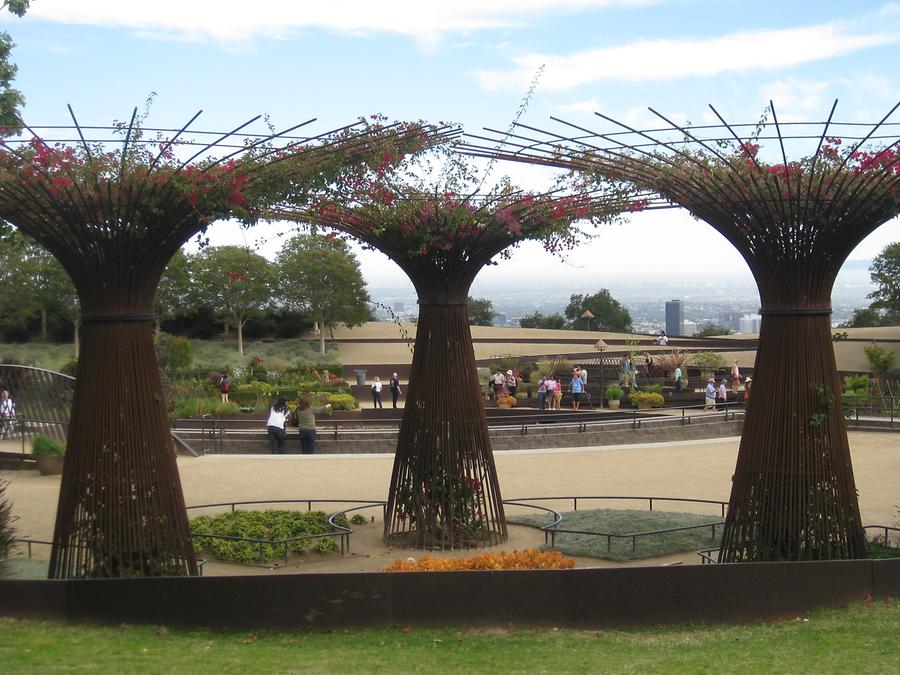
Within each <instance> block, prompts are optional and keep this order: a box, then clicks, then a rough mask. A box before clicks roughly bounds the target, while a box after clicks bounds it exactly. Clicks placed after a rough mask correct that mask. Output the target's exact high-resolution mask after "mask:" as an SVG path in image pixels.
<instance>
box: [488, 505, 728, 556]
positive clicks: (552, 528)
mask: <svg viewBox="0 0 900 675" xmlns="http://www.w3.org/2000/svg"><path fill="white" fill-rule="evenodd" d="M563 499H571V500H572V507H573V508H572V510H573V511H577V510H578V500H579V499H581V500H582V501H583V500H610V501H624V500H645V499H646V500H647V501H648V503H649V510H650V511H653V502H654V500H655V501H671V502H690V503H699V504H718V505H719V506H720V509H721V514H722V517H723V518H724V517H725V508H726V506H727V505H728V502H723V501H719V500H715V499H695V498H688V497H656V496H653V497H644V496H641V497H634V496H609V495H602V496H578V497H576V496H564V497H526V498H522V499H510V500H506V499H505V500H503V503H504V505H506V504H509V505H513V506H524V507H528V508H536V509H541V510H543V511H548V512H550V513H552V514H554V516H555V518H554V522H552V523H550V524H549V525H544V526H541V527H539V528H538V529H540V530H542V531H543V532H544V543H547V538H548V535H549V539H550V546H556V535H557V533H559V534H584V535H590V536H599V537H606V550H607V551H611V550H612V540H613V539H631V550H633V551H634V550H636V549H637V540H638V538H639V537H648V536H651V535H654V534H662V533H665V532H681V531H685V530H697V529H702V528H706V527H709V528H711V529H712V532H711V536H712V538H713V539H715V537H716V527H717V526H719V525H724V523H725V521H724V520H723V521H716V522H714V523H703V524H701V525H686V526H683V527H670V528H664V529H661V530H648V531H646V532H628V533H617V532H595V531H592V530H571V529H567V528H561V527H559V524H560V523H561V522H562V521H563V518H564V517H563V516H562V514H560V513H559V512H558V511H555V510H553V509H549V508H547V507H543V506H537V505H533V504H528V503H527V502H529V501H551V500H552V501H558V500H563Z"/></svg>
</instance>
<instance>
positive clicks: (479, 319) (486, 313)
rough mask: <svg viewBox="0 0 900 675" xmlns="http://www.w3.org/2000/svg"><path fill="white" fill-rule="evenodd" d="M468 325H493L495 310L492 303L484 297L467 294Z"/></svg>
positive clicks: (495, 315)
mask: <svg viewBox="0 0 900 675" xmlns="http://www.w3.org/2000/svg"><path fill="white" fill-rule="evenodd" d="M468 306H469V325H470V326H493V325H494V319H495V318H496V317H497V312H495V311H494V303H492V302H491V301H490V300H488V299H486V298H473V297H472V296H471V295H470V296H469V301H468Z"/></svg>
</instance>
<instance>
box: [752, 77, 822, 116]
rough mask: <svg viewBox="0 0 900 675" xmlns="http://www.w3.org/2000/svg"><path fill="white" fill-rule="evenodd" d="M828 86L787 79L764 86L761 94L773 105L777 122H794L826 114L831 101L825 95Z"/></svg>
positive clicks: (820, 83)
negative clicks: (787, 111)
mask: <svg viewBox="0 0 900 675" xmlns="http://www.w3.org/2000/svg"><path fill="white" fill-rule="evenodd" d="M830 86H831V83H830V82H805V81H802V80H798V79H796V78H793V77H789V78H786V79H783V80H778V81H776V82H772V83H771V84H767V85H765V86H764V87H762V89H761V93H762V96H763V99H764V100H765V101H773V102H774V103H775V105H776V108H775V112H776V113H777V115H778V121H779V122H796V121H803V120H809V119H815V118H817V117H822V115H823V114H825V113H827V112H828V110H829V108H830V107H831V103H832V100H833V99H832V98H831V97H830V96H828V95H827V92H828V89H829V88H830ZM785 110H790V113H785V112H783V111H785Z"/></svg>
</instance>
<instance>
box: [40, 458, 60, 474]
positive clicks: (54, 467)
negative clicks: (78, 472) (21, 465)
mask: <svg viewBox="0 0 900 675" xmlns="http://www.w3.org/2000/svg"><path fill="white" fill-rule="evenodd" d="M37 467H38V471H40V472H41V475H42V476H58V475H59V474H61V473H62V469H63V458H62V457H58V456H51V457H38V458H37Z"/></svg>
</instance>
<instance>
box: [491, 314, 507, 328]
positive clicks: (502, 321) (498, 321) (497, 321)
mask: <svg viewBox="0 0 900 675" xmlns="http://www.w3.org/2000/svg"><path fill="white" fill-rule="evenodd" d="M506 321H507V318H506V314H497V315H496V316H495V317H494V325H495V326H505V325H506Z"/></svg>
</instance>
